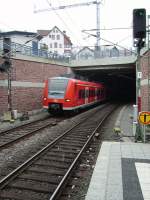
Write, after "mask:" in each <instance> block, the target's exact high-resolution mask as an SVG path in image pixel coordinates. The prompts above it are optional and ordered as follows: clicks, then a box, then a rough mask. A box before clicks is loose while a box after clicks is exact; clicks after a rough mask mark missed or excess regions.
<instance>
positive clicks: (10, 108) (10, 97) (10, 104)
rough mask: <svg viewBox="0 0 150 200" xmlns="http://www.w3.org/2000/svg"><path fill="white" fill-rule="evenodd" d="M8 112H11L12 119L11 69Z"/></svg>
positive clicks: (9, 71)
mask: <svg viewBox="0 0 150 200" xmlns="http://www.w3.org/2000/svg"><path fill="white" fill-rule="evenodd" d="M8 111H9V112H10V115H11V119H12V118H13V115H12V93H11V68H10V69H8Z"/></svg>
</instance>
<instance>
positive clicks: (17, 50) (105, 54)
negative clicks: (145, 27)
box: [0, 42, 135, 63]
mask: <svg viewBox="0 0 150 200" xmlns="http://www.w3.org/2000/svg"><path fill="white" fill-rule="evenodd" d="M2 50H3V43H0V51H1V52H2ZM11 51H12V55H13V56H14V57H15V55H16V54H21V55H26V56H34V57H41V58H46V59H50V60H55V61H59V62H65V63H69V62H70V61H71V60H86V59H97V58H109V57H111V58H112V57H125V56H132V55H135V52H134V51H132V49H130V50H127V49H123V50H120V49H117V48H113V46H112V48H111V49H108V48H105V49H103V50H100V51H96V52H94V51H93V52H92V53H86V52H82V53H81V51H80V53H76V54H73V53H72V54H71V55H70V56H66V55H60V54H57V53H51V52H48V51H47V50H43V49H35V48H32V47H31V46H26V45H23V44H18V43H14V42H12V43H11Z"/></svg>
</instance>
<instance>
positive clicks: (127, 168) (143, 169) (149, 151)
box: [85, 107, 150, 200]
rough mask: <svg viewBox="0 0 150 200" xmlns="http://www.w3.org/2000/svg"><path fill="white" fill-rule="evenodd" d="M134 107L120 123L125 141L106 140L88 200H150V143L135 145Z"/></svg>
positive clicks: (124, 112)
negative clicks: (133, 130) (131, 117)
mask: <svg viewBox="0 0 150 200" xmlns="http://www.w3.org/2000/svg"><path fill="white" fill-rule="evenodd" d="M131 111H132V110H131V107H130V108H129V107H128V108H124V109H123V110H122V111H121V112H120V115H119V116H118V119H117V121H116V124H118V122H120V129H121V134H122V141H121V142H110V141H104V142H103V143H102V147H101V149H100V152H99V155H98V158H97V162H96V165H95V168H94V171H93V175H92V177H91V181H90V184H89V188H88V192H87V195H86V198H85V200H150V143H135V142H134V140H133V138H134V137H133V134H132V123H131V120H130V114H132V113H131Z"/></svg>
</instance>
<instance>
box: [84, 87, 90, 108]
mask: <svg viewBox="0 0 150 200" xmlns="http://www.w3.org/2000/svg"><path fill="white" fill-rule="evenodd" d="M88 102H89V88H88V87H85V104H87V103H88Z"/></svg>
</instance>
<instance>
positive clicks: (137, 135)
mask: <svg viewBox="0 0 150 200" xmlns="http://www.w3.org/2000/svg"><path fill="white" fill-rule="evenodd" d="M138 42H139V45H138V47H137V62H136V105H137V106H138V109H137V112H138V113H137V115H139V112H140V111H141V77H140V73H141V66H140V49H141V42H142V41H138ZM137 140H143V135H142V131H141V126H140V124H139V122H138V121H137V126H136V133H135V141H137Z"/></svg>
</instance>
